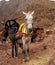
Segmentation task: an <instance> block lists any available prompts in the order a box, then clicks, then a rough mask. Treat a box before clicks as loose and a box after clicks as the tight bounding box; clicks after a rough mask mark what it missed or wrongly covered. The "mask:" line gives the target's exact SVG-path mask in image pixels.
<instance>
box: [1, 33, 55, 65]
mask: <svg viewBox="0 0 55 65" xmlns="http://www.w3.org/2000/svg"><path fill="white" fill-rule="evenodd" d="M45 47H46V48H45ZM29 56H30V59H29V61H27V62H23V61H22V59H23V56H22V50H21V49H20V48H19V56H18V58H16V57H15V58H12V57H11V44H6V45H4V44H3V45H0V65H55V34H54V33H52V34H50V35H48V36H47V37H45V39H44V40H42V41H40V42H35V43H32V44H30V54H29Z"/></svg>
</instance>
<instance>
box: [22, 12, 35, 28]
mask: <svg viewBox="0 0 55 65" xmlns="http://www.w3.org/2000/svg"><path fill="white" fill-rule="evenodd" d="M23 14H24V15H25V16H26V20H27V21H26V24H27V28H28V29H32V27H33V26H32V24H33V14H34V11H33V12H30V11H29V12H28V13H26V12H23Z"/></svg>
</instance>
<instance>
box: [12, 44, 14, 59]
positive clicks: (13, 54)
mask: <svg viewBox="0 0 55 65" xmlns="http://www.w3.org/2000/svg"><path fill="white" fill-rule="evenodd" d="M12 57H13V58H14V44H13V43H12Z"/></svg>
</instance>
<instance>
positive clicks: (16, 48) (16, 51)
mask: <svg viewBox="0 0 55 65" xmlns="http://www.w3.org/2000/svg"><path fill="white" fill-rule="evenodd" d="M15 56H16V57H17V56H18V44H17V43H15Z"/></svg>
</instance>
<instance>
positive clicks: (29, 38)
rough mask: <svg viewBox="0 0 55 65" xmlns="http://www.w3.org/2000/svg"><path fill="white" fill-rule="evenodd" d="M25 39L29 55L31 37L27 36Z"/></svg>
mask: <svg viewBox="0 0 55 65" xmlns="http://www.w3.org/2000/svg"><path fill="white" fill-rule="evenodd" d="M27 40H28V43H27V54H28V55H29V50H30V43H31V37H28V38H27Z"/></svg>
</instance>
